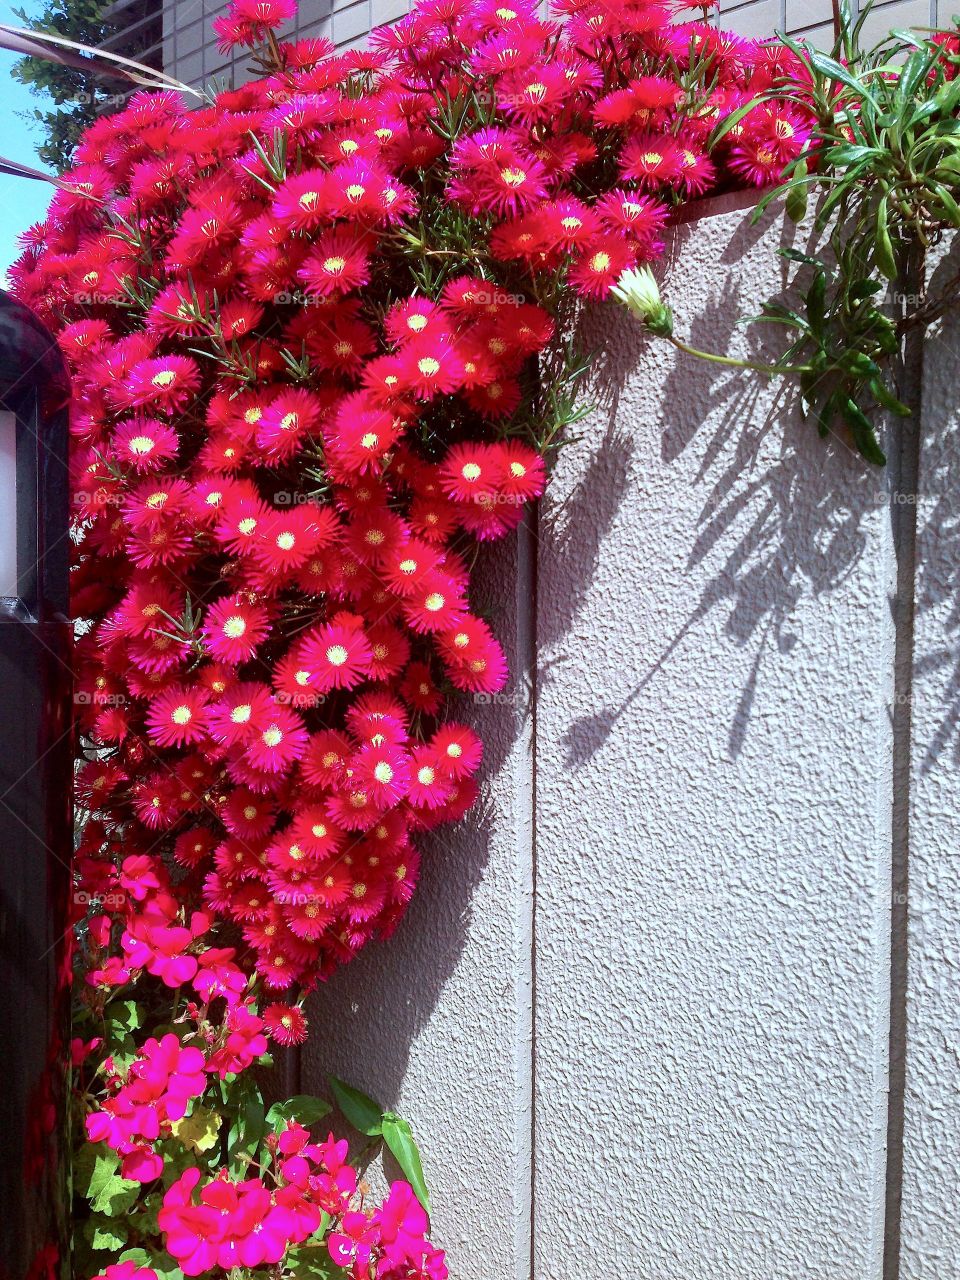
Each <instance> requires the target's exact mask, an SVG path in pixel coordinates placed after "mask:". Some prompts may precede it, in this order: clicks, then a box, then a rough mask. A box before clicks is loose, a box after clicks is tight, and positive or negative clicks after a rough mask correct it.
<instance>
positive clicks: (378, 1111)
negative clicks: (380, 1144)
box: [330, 1076, 383, 1138]
mask: <svg viewBox="0 0 960 1280" xmlns="http://www.w3.org/2000/svg"><path fill="white" fill-rule="evenodd" d="M330 1088H331V1089H332V1090H333V1096H334V1098H335V1099H336V1103H337V1106H338V1107H339V1108H340V1110H341V1111H342V1112H343V1114H344V1116H345V1117H346V1119H347V1120H349V1122H350V1123H351V1124H352V1125H353V1127H354V1128H355V1129H357V1130H359V1131H360V1133H365V1134H366V1135H367V1136H368V1137H370V1138H378V1137H380V1135H381V1134H382V1132H383V1108H382V1107H381V1106H380V1104H379V1103H378V1102H374V1100H373V1099H372V1098H369V1097H368V1096H367V1095H366V1094H365V1093H361V1092H360V1090H359V1089H355V1088H354V1087H353V1085H352V1084H347V1083H346V1082H345V1081H343V1080H338V1079H337V1077H336V1076H330Z"/></svg>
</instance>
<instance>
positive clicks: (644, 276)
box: [610, 267, 673, 338]
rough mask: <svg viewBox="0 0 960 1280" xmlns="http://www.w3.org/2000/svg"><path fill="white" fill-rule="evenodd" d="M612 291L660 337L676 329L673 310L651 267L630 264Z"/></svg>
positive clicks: (642, 322)
mask: <svg viewBox="0 0 960 1280" xmlns="http://www.w3.org/2000/svg"><path fill="white" fill-rule="evenodd" d="M610 292H611V294H612V295H613V297H615V298H616V299H617V300H618V302H622V303H623V305H624V306H625V307H626V308H627V310H628V311H629V312H630V313H631V315H634V316H636V317H637V319H638V320H639V321H640V323H641V324H642V325H643V326H644V328H645V329H647V330H648V331H649V332H650V333H653V334H656V335H657V337H660V338H669V337H670V335H671V334H672V333H673V312H672V311H671V310H670V308H669V307H668V306H667V305H666V304H665V303H664V302H663V300H662V299H661V297H660V288H659V286H658V284H657V281H656V279H655V277H654V274H653V272H652V271H651V270H650V268H649V267H628V268H627V270H626V271H624V272H623V273H622V275H621V276H620V279H619V280H618V281H617V283H616V284H615V285H614V286H613V288H612V289H611V290H610Z"/></svg>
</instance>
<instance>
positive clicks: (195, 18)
mask: <svg viewBox="0 0 960 1280" xmlns="http://www.w3.org/2000/svg"><path fill="white" fill-rule="evenodd" d="M954 3H955V4H956V8H957V9H960V0H886V3H881V4H878V5H877V6H876V7H875V9H874V11H873V13H872V14H871V15H870V18H869V20H868V23H867V27H866V30H867V32H868V33H869V34H873V35H875V36H876V37H879V36H880V35H882V34H884V33H885V32H886V31H888V30H889V29H890V28H893V27H909V26H921V27H922V26H933V25H935V24H936V22H937V20H938V17H939V20H940V21H942V22H944V23H948V22H949V21H950V18H951V16H952V14H953V12H954V8H953V4H954ZM410 5H411V0H301V5H300V15H299V17H298V19H297V21H296V23H295V24H294V25H293V26H292V27H291V31H292V32H293V33H294V34H296V35H298V36H327V37H328V38H329V39H331V40H333V41H334V43H335V44H337V45H341V46H351V45H362V44H363V43H364V41H365V38H366V35H367V33H368V32H369V31H371V30H372V29H373V28H374V27H377V26H381V25H383V24H384V23H387V22H393V21H395V20H396V19H397V18H398V17H400V16H401V15H402V14H404V13H406V12H407V11H408V9H409V8H410ZM226 8H227V5H226V3H225V2H224V0H167V3H165V4H164V7H163V14H164V62H165V65H166V69H167V71H168V72H169V73H170V74H171V75H174V76H176V77H177V78H178V79H180V80H185V81H187V82H188V83H194V84H208V83H209V82H210V81H211V80H212V79H214V78H215V77H227V78H228V79H230V78H232V79H233V82H234V83H239V82H240V81H242V80H243V79H244V78H245V75H246V72H245V66H246V63H247V59H246V58H245V57H242V56H241V57H239V58H236V59H234V60H231V59H230V58H228V57H224V55H223V54H221V53H220V52H219V51H218V50H217V46H216V41H215V40H214V39H213V36H212V33H211V30H210V24H211V21H212V19H213V18H214V17H216V16H217V14H219V13H223V12H224V11H225V10H226ZM852 8H853V10H854V12H856V10H857V0H852ZM830 15H831V8H830V0H721V5H720V18H719V21H720V23H721V24H722V25H723V26H724V27H726V28H728V29H729V30H732V31H736V32H739V33H740V34H741V35H747V36H771V35H773V34H774V32H775V31H787V32H789V33H790V34H793V35H799V34H803V35H806V36H809V37H810V38H811V39H812V40H813V41H814V43H815V44H819V45H820V46H822V47H828V46H829V45H830V44H831V43H832V38H833V37H832V24H831V16H830Z"/></svg>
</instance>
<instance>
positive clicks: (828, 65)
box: [807, 47, 876, 106]
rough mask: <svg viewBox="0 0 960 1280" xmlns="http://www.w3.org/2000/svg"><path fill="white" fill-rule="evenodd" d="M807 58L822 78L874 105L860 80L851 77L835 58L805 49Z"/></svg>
mask: <svg viewBox="0 0 960 1280" xmlns="http://www.w3.org/2000/svg"><path fill="white" fill-rule="evenodd" d="M807 58H808V59H809V62H810V65H811V67H813V69H814V70H815V71H819V72H820V74H821V75H822V76H826V77H827V78H828V79H830V80H837V81H839V82H840V84H845V85H846V86H847V88H848V89H853V90H854V92H855V93H857V94H859V95H860V96H861V97H862V98H864V99H865V100H866V101H868V102H871V103H873V104H874V106H875V105H876V103H875V101H874V98H873V95H872V94H871V93H870V91H869V89H868V88H867V86H866V85H865V84H864V83H863V81H862V80H858V79H857V78H856V76H854V75H852V74H851V73H850V72H849V71H848V70H847V68H846V67H845V66H843V64H842V63H839V62H837V60H836V59H835V58H831V57H828V56H827V54H825V53H820V52H819V51H818V50H816V49H811V48H809V47H808V48H807Z"/></svg>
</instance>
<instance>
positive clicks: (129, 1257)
mask: <svg viewBox="0 0 960 1280" xmlns="http://www.w3.org/2000/svg"><path fill="white" fill-rule="evenodd" d="M150 1257H151V1255H150V1254H149V1253H147V1251H146V1249H124V1251H123V1253H121V1255H120V1257H119V1258H118V1259H117V1261H118V1262H135V1263H136V1264H137V1266H138V1267H149V1266H150V1265H151V1261H150Z"/></svg>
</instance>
